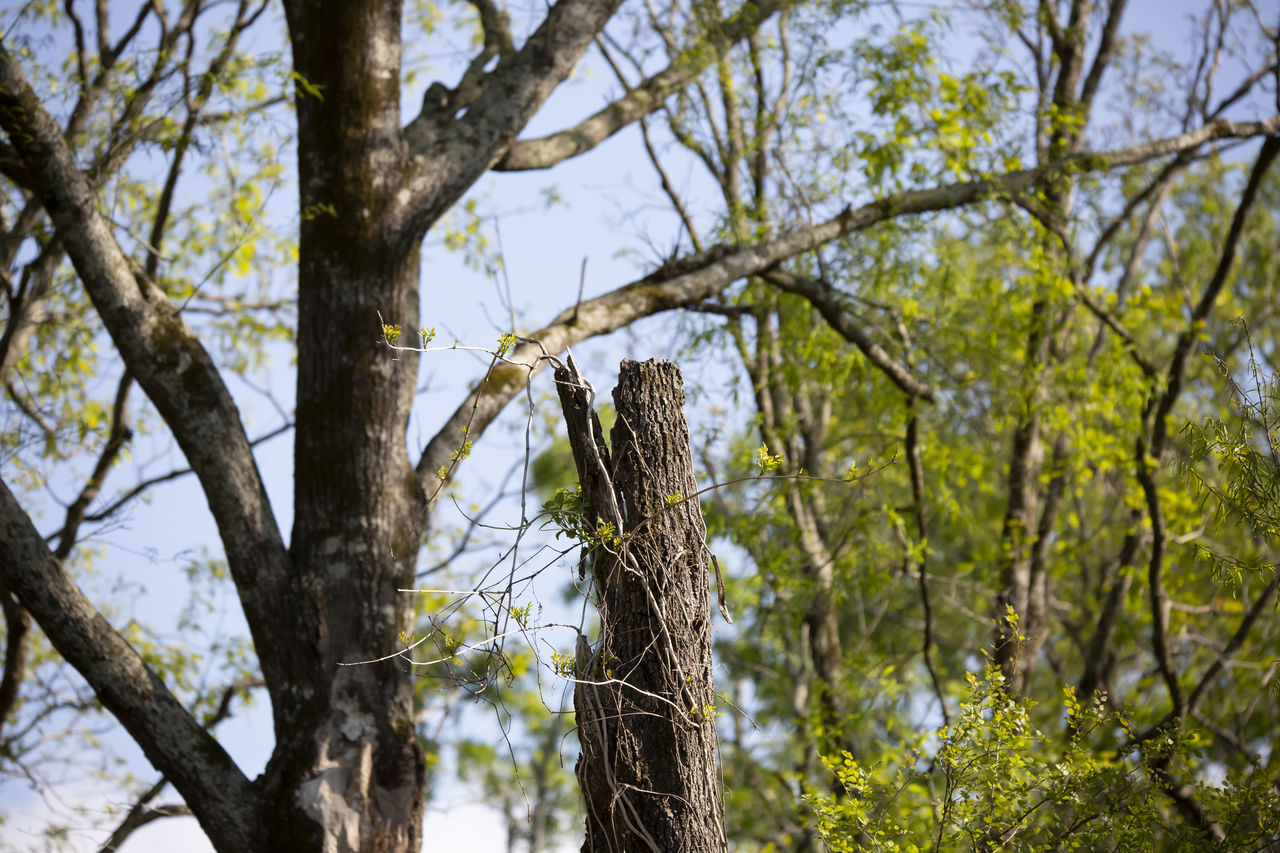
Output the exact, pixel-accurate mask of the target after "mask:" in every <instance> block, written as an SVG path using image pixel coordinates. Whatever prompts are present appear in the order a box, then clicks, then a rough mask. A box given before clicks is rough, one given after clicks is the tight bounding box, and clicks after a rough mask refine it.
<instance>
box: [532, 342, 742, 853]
mask: <svg viewBox="0 0 1280 853" xmlns="http://www.w3.org/2000/svg"><path fill="white" fill-rule="evenodd" d="M556 380H557V384H558V387H559V390H560V399H561V403H562V405H563V407H564V411H565V418H566V421H567V422H568V424H569V434H570V443H571V445H572V447H573V451H574V461H575V463H576V465H577V468H578V475H579V478H580V480H581V482H582V486H583V503H584V512H585V520H586V526H587V529H588V531H591V530H594V531H595V535H594V540H593V543H592V546H591V555H590V564H591V571H592V575H593V581H594V587H595V597H596V605H597V607H598V608H599V612H600V639H599V642H598V643H597V644H596V646H595V647H594V649H593V648H591V647H589V646H588V645H587V643H586V641H585V639H581V640H580V641H579V648H578V661H577V668H578V672H577V677H578V679H579V681H578V684H577V686H576V689H575V690H574V708H575V711H576V714H577V721H578V736H579V739H580V740H581V742H582V756H581V757H580V758H579V759H578V766H577V774H578V781H579V783H580V784H581V786H582V793H583V797H584V798H585V801H586V812H587V821H586V823H587V838H586V842H585V843H584V844H583V846H582V850H583V853H606V851H608V853H615V851H617V853H622V851H626V853H634V851H644V850H652V851H672V850H680V851H692V852H693V853H696V852H697V851H725V850H727V849H728V845H727V843H726V841H725V836H724V832H723V828H722V819H723V808H722V804H721V800H720V788H719V780H718V772H717V767H716V709H715V692H714V690H713V687H712V673H711V610H710V596H709V591H708V589H707V583H708V579H707V575H708V571H709V568H710V564H709V551H708V550H707V547H706V527H705V526H704V524H703V521H702V512H701V509H700V507H699V504H698V501H697V499H696V498H695V497H692V496H693V495H694V493H695V492H696V491H697V486H696V485H695V482H694V477H693V460H692V456H691V453H690V449H689V427H688V424H687V422H686V421H685V417H684V410H683V406H684V387H683V382H682V379H681V376H680V371H679V369H678V368H677V367H676V366H675V365H674V364H671V363H669V362H658V361H648V362H644V363H643V364H641V363H638V362H634V361H623V362H622V367H621V374H620V377H619V382H618V387H617V388H616V389H615V390H614V392H613V397H614V404H615V406H616V408H617V411H618V421H617V424H616V425H615V426H614V428H613V433H612V445H613V453H612V456H611V454H610V452H609V449H608V448H606V447H605V446H604V437H603V435H602V434H601V431H600V425H599V422H598V421H597V420H596V417H595V413H594V411H593V410H592V409H591V396H590V394H589V393H588V387H589V386H586V385H585V384H584V383H583V382H582V380H581V377H580V376H578V375H577V371H576V368H575V367H574V366H573V365H572V362H571V363H570V366H569V368H560V369H559V370H557V371H556Z"/></svg>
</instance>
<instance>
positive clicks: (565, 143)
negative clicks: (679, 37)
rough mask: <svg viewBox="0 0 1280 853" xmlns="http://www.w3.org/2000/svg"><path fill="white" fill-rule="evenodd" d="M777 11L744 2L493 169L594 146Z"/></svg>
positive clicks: (521, 167) (538, 165) (772, 2)
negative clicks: (606, 99) (666, 60)
mask: <svg viewBox="0 0 1280 853" xmlns="http://www.w3.org/2000/svg"><path fill="white" fill-rule="evenodd" d="M780 7H781V3H780V2H779V0H759V2H756V3H747V4H745V5H743V6H742V8H741V9H739V10H738V11H737V12H735V13H734V14H733V15H730V16H729V17H728V18H726V19H725V20H724V21H722V22H720V24H719V26H718V27H715V28H713V29H710V30H708V31H707V32H706V33H704V34H703V36H702V37H701V38H699V39H698V40H697V41H696V42H695V44H694V45H693V46H692V47H689V48H687V49H685V50H684V51H683V52H681V53H680V54H678V55H677V56H676V58H675V60H674V61H672V63H671V64H670V65H668V66H667V67H666V68H665V69H663V70H662V71H659V72H658V73H657V74H655V75H653V76H652V77H650V78H648V79H647V80H644V81H642V82H641V83H640V85H638V86H636V88H634V89H632V90H631V91H629V92H628V93H627V94H625V95H623V96H622V97H621V98H619V99H618V100H616V101H614V102H613V103H611V104H609V105H608V106H606V107H604V108H603V109H601V110H600V111H599V112H597V113H595V114H594V115H592V116H590V117H589V118H586V119H583V120H582V121H581V122H579V123H578V124H576V125H574V126H573V127H571V128H568V129H566V130H561V131H558V132H556V133H553V134H551V135H550V136H544V137H541V138H539V139H526V140H521V141H518V142H516V143H514V144H513V145H512V146H511V147H510V148H509V149H508V150H507V153H506V155H505V156H504V157H503V158H502V159H501V160H499V161H498V162H497V163H496V164H495V165H494V167H493V168H494V169H495V170H496V171H499V172H519V171H526V170H530V169H549V168H550V167H552V166H554V165H556V164H557V163H560V162H562V161H564V160H568V159H569V158H571V157H576V156H578V155H579V154H583V153H585V152H587V151H590V150H591V149H592V148H595V147H596V146H597V145H599V144H600V143H601V142H603V141H604V140H606V139H608V138H609V137H610V136H613V135H614V134H615V133H617V132H618V131H620V130H622V129H623V128H624V127H626V126H627V125H629V124H631V123H632V122H635V121H637V120H639V119H640V117H641V116H645V115H648V114H649V113H651V112H653V111H654V110H656V109H658V108H659V107H661V106H662V102H663V101H665V100H666V99H667V98H668V97H669V96H671V95H673V94H675V93H676V92H678V91H679V90H681V89H683V88H684V87H685V86H687V85H688V84H689V83H690V82H692V81H693V80H694V78H696V77H697V76H698V75H699V74H701V73H702V72H703V71H705V70H706V69H707V67H708V66H709V65H710V64H711V62H712V60H714V59H715V58H716V55H717V53H719V52H722V51H724V50H725V49H726V48H728V47H729V46H730V45H732V44H735V43H737V42H739V41H742V40H743V39H745V38H747V37H748V36H750V35H751V34H752V33H753V32H755V31H756V30H757V29H758V28H759V27H760V25H761V24H762V23H764V21H765V20H767V19H768V18H769V17H770V16H771V15H773V13H774V12H776V11H777V10H778V9H779V8H780Z"/></svg>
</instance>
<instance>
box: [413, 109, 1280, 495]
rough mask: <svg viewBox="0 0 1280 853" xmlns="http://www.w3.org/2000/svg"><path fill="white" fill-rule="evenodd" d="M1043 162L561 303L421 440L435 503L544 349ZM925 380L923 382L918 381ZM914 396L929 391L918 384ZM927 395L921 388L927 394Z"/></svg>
mask: <svg viewBox="0 0 1280 853" xmlns="http://www.w3.org/2000/svg"><path fill="white" fill-rule="evenodd" d="M1278 131H1280V115H1278V116H1274V117H1272V118H1270V119H1267V120H1266V121H1259V122H1234V123H1233V122H1214V123H1212V124H1211V125H1208V126H1206V127H1204V128H1200V129H1198V130H1195V131H1192V132H1190V133H1184V134H1181V135H1180V136H1176V137H1172V138H1170V139H1162V140H1156V141H1154V142H1149V143H1146V144H1143V145H1138V146H1134V147H1131V148H1124V149H1119V150H1116V151H1110V152H1086V153H1083V154H1078V155H1074V156H1071V157H1068V158H1066V160H1065V161H1064V166H1063V167H1062V168H1083V169H1098V170H1102V169H1106V168H1114V167H1118V166H1127V165H1133V164H1134V163H1140V162H1143V161H1145V160H1150V159H1154V158H1157V157H1161V156H1165V155H1167V154H1176V153H1178V152H1179V151H1183V150H1187V149H1194V148H1197V147H1199V146H1200V145H1203V144H1204V143H1205V142H1208V141H1210V140H1213V139H1224V138H1231V137H1239V136H1255V135H1259V134H1264V133H1276V132H1278ZM1047 172H1048V170H1046V169H1020V170H1017V171H1013V172H1006V173H1004V174H1002V175H996V176H993V177H990V178H982V179H979V180H976V181H964V182H961V183H954V184H943V185H942V186H937V187H930V188H928V189H920V190H909V191H907V192H903V193H899V194H897V195H893V196H888V197H886V198H883V199H879V200H877V201H872V202H868V203H867V204H864V205H862V206H861V207H858V208H846V209H845V210H844V211H842V212H841V213H840V214H838V215H837V216H835V217H833V218H831V219H828V220H827V221H825V222H821V223H818V224H816V225H810V226H808V227H806V228H800V229H797V230H795V231H792V232H789V233H787V234H784V235H782V236H779V237H776V238H774V239H772V240H767V241H764V242H762V243H758V244H755V245H750V246H735V245H732V244H728V245H724V244H722V245H719V246H715V247H712V248H710V249H708V250H706V251H703V252H698V253H696V254H693V255H690V256H688V257H685V258H682V259H680V260H677V261H673V262H670V263H667V264H664V265H663V266H662V267H660V268H658V269H657V270H655V271H654V272H653V273H651V274H650V275H648V276H646V277H644V278H642V279H640V280H639V281H635V282H632V283H631V284H627V285H624V286H622V287H619V288H618V289H616V290H613V291H611V292H609V293H606V294H604V295H603V296H598V297H596V298H595V299H589V300H587V301H586V302H583V303H581V305H580V306H577V307H575V308H571V309H568V310H565V311H562V312H561V313H560V314H559V315H558V316H557V317H556V318H555V319H554V320H552V322H551V323H550V324H549V325H547V326H545V327H544V328H542V329H540V330H538V331H536V332H533V333H532V334H530V335H529V338H531V339H533V340H536V341H538V342H539V343H537V344H532V343H526V344H522V345H521V346H519V347H517V348H516V349H515V350H513V352H512V353H511V354H510V355H509V356H508V357H507V359H506V362H507V363H502V364H497V365H495V366H494V368H493V370H492V371H490V373H489V375H488V378H487V379H486V381H485V382H483V383H482V384H481V385H480V386H478V387H477V388H476V389H475V390H474V391H472V392H471V394H470V395H468V397H467V398H466V400H464V401H463V403H462V404H461V405H460V406H459V407H458V408H457V410H455V412H454V414H453V415H452V416H450V418H449V420H448V421H447V422H446V423H445V425H444V426H443V427H442V428H441V429H440V431H439V432H438V433H436V435H435V436H434V437H433V438H432V439H431V440H430V441H429V442H428V443H427V446H426V448H425V449H424V450H423V453H422V456H421V458H420V459H419V461H418V464H417V472H418V479H419V482H421V483H422V484H423V488H424V489H425V490H426V491H427V493H428V494H434V495H435V497H433V498H431V503H432V504H434V503H435V502H437V501H438V500H439V498H440V496H441V495H442V494H443V490H442V489H437V488H435V480H434V478H435V476H436V472H437V471H438V470H439V469H441V468H445V469H449V468H450V463H451V460H450V454H452V453H454V451H456V450H457V449H458V447H459V445H460V444H461V443H462V441H463V438H462V427H463V426H467V434H466V438H467V440H472V441H474V440H475V439H477V438H479V436H480V435H481V434H482V433H483V432H484V430H485V429H486V428H487V427H488V426H489V424H490V423H492V422H493V420H494V419H495V418H496V417H497V416H498V413H499V412H501V411H502V409H503V407H504V406H506V404H507V403H508V402H510V401H511V400H512V399H514V398H515V396H516V395H517V394H519V393H520V391H521V390H522V389H523V388H524V386H525V383H526V381H527V380H528V379H530V378H531V377H532V376H533V374H535V373H537V372H538V371H539V370H541V369H542V368H543V367H544V366H545V363H546V362H545V358H544V355H545V354H546V353H551V354H555V353H559V352H561V351H563V350H564V348H565V347H567V346H573V345H574V344H576V343H578V342H580V341H583V340H587V339H588V338H593V337H596V336H598V335H605V334H608V333H609V332H612V331H615V330H617V329H620V328H622V327H623V326H626V325H628V324H630V323H633V322H635V321H636V320H638V319H640V318H642V317H648V316H651V315H653V314H657V313H660V312H662V311H670V310H672V309H675V308H683V307H686V306H688V305H693V304H697V303H701V302H703V301H705V300H707V299H710V298H711V297H713V296H715V295H716V294H717V293H719V292H721V291H722V290H724V289H725V288H726V287H728V286H729V285H731V284H733V283H734V282H735V281H738V280H740V279H743V278H746V277H747V276H752V275H760V274H762V273H764V272H765V271H766V270H769V269H771V268H772V267H774V266H775V265H777V264H778V263H780V262H781V261H784V260H786V259H788V258H791V257H795V256H796V255H799V254H802V253H804V252H808V251H811V250H813V249H816V248H817V247H819V246H821V245H823V244H825V243H829V242H830V241H832V240H835V239H838V238H840V237H843V236H846V235H848V234H852V233H854V232H855V231H860V230H863V229H865V228H868V227H870V226H872V225H875V224H876V223H878V222H883V221H885V220H887V219H892V218H895V217H898V216H906V215H910V214H920V213H932V212H936V211H941V210H949V209H953V208H957V207H962V206H965V205H968V204H973V203H975V202H978V201H982V200H984V199H987V198H991V197H993V196H997V195H1008V194H1011V193H1015V192H1021V191H1023V190H1026V189H1027V188H1029V187H1031V186H1033V185H1035V184H1036V183H1037V182H1038V181H1041V180H1043V178H1044V175H1045V174H1046V173H1047ZM920 387H921V390H927V388H924V387H923V386H920ZM918 396H926V395H925V394H923V393H921V394H919V395H918ZM926 398H927V397H926Z"/></svg>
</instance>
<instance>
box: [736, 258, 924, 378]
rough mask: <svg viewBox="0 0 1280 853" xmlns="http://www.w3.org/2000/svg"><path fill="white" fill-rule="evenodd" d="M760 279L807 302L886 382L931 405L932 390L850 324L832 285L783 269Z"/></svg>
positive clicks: (846, 312) (855, 326)
mask: <svg viewBox="0 0 1280 853" xmlns="http://www.w3.org/2000/svg"><path fill="white" fill-rule="evenodd" d="M760 277H761V278H763V279H764V280H765V281H767V282H769V283H770V284H772V285H774V286H776V287H778V288H779V289H781V290H785V291H786V292H787V293H794V294H795V295H796V296H802V297H804V298H805V299H807V300H808V301H809V304H811V305H812V306H813V307H814V308H816V309H817V311H818V313H819V314H821V315H822V318H823V319H824V320H826V321H827V323H828V324H830V326H831V328H832V329H834V330H835V331H836V332H837V333H838V334H839V335H840V336H841V337H842V338H844V339H845V340H847V341H848V342H849V343H851V344H853V345H854V346H856V347H857V348H858V349H859V350H861V351H862V354H863V355H865V356H866V357H867V360H868V361H870V362H871V363H872V364H874V365H875V366H876V367H878V368H879V369H880V371H881V372H882V373H884V375H885V376H887V377H889V381H891V382H892V383H893V384H894V385H897V386H898V387H899V388H901V389H902V390H903V392H905V393H906V394H908V395H910V396H912V397H923V398H924V399H926V400H928V401H930V402H933V401H934V394H933V389H932V388H930V387H929V386H928V385H925V384H924V383H923V382H921V381H920V380H918V379H916V378H915V377H914V376H912V375H911V371H909V370H908V369H907V368H906V366H905V365H903V364H902V363H900V362H899V361H898V360H897V359H895V358H894V357H893V356H891V355H889V353H887V352H885V350H884V348H883V347H881V346H880V345H879V344H877V343H876V342H875V341H873V340H872V339H871V336H870V335H868V334H867V333H866V332H864V331H863V330H862V329H861V328H859V327H858V326H857V325H855V324H854V323H853V321H852V320H851V319H850V317H849V312H848V311H846V310H845V307H844V306H843V305H841V304H840V302H839V295H838V293H837V292H836V290H835V288H833V287H832V286H831V285H829V284H827V283H826V282H823V281H819V280H818V279H812V278H808V277H806V276H798V275H792V274H791V273H788V272H783V271H782V270H769V271H768V272H766V273H764V274H763V275H761V276H760Z"/></svg>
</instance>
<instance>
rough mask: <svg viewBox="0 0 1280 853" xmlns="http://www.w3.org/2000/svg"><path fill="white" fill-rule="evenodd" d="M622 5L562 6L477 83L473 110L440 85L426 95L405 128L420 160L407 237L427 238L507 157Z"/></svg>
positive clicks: (565, 0) (602, 1)
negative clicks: (452, 100)
mask: <svg viewBox="0 0 1280 853" xmlns="http://www.w3.org/2000/svg"><path fill="white" fill-rule="evenodd" d="M620 4H621V0H559V2H557V3H556V4H555V5H554V6H552V7H551V9H550V10H549V11H548V12H547V16H546V18H545V19H543V21H542V24H541V25H540V26H539V27H538V29H537V30H536V31H535V32H534V33H533V35H531V36H530V37H529V39H528V41H526V42H525V43H524V45H523V46H522V47H521V48H520V50H518V51H516V52H515V53H513V54H511V55H509V56H506V57H504V58H502V59H500V60H499V62H498V65H497V67H496V68H494V69H493V71H492V72H490V73H489V74H488V75H487V76H486V77H485V78H483V79H482V80H481V81H480V82H478V83H477V84H476V85H477V86H478V87H479V88H481V89H482V91H481V92H480V93H479V94H478V95H477V96H476V98H475V101H474V102H473V103H471V104H467V105H454V104H451V103H450V102H449V98H448V96H447V90H446V93H445V94H444V95H443V96H442V94H441V93H440V92H439V89H440V88H442V87H438V86H434V85H433V86H432V87H431V88H430V89H428V90H427V98H426V99H424V102H423V108H422V112H421V113H420V114H419V115H418V117H417V118H415V119H414V120H413V121H412V122H410V123H409V125H408V126H407V127H406V128H405V129H404V135H405V139H406V140H407V141H408V143H409V148H410V150H411V151H412V153H413V154H415V155H417V160H418V163H417V168H416V169H415V172H414V175H413V177H412V178H411V180H410V182H409V188H410V193H409V196H408V200H407V202H405V204H406V209H405V211H404V214H405V217H406V223H407V225H408V226H409V228H410V231H413V230H415V229H417V230H420V231H422V232H425V230H426V228H427V227H429V226H430V225H431V223H433V222H434V221H435V220H436V219H437V218H439V217H440V216H441V215H442V214H443V213H444V212H445V211H446V210H448V209H449V207H450V206H452V205H453V203H454V202H455V201H457V200H458V199H459V198H461V197H462V195H463V193H465V192H466V191H467V190H468V189H469V188H470V187H471V186H472V184H474V183H475V181H476V179H477V178H479V177H480V175H482V174H483V173H484V172H485V171H486V170H488V169H489V168H491V167H492V166H493V164H494V163H495V162H496V161H497V160H498V159H499V158H501V157H502V156H503V155H504V154H505V153H506V151H507V149H508V148H509V147H510V146H511V144H512V143H513V142H514V141H515V138H516V136H517V134H519V133H520V131H521V130H522V129H523V128H524V126H525V125H526V124H527V123H528V121H529V119H531V118H532V117H533V114H534V113H535V112H537V111H538V108H539V107H541V106H542V104H543V102H545V101H546V99H547V98H548V97H549V96H550V94H551V92H552V91H553V90H554V89H555V88H556V86H558V85H559V84H560V83H561V82H563V81H564V79H565V78H566V77H568V76H569V73H570V72H571V71H572V70H573V67H574V66H575V65H576V64H577V62H578V59H579V57H581V56H582V53H583V51H585V50H586V49H587V47H588V46H589V45H590V44H591V42H592V40H593V39H595V37H596V36H597V35H598V34H599V33H600V31H601V30H602V29H604V25H605V24H606V23H608V21H609V19H610V18H611V17H613V14H614V12H616V11H617V9H618V6H619V5H620ZM463 106H465V112H464V113H463V114H462V115H460V116H459V115H457V111H458V110H459V108H460V107H463ZM442 163H448V164H449V165H448V167H442V165H441V164H442Z"/></svg>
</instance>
